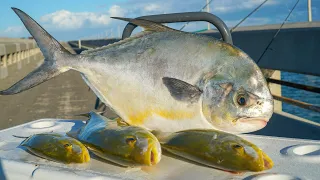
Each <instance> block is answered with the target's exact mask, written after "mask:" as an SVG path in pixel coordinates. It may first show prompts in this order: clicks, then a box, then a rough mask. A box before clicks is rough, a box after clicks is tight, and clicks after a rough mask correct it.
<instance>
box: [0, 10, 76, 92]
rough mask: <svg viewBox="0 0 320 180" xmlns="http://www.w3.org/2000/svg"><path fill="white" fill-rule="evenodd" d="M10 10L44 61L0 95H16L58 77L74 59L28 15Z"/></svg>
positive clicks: (67, 68)
mask: <svg viewBox="0 0 320 180" xmlns="http://www.w3.org/2000/svg"><path fill="white" fill-rule="evenodd" d="M12 9H13V11H14V12H15V13H16V14H17V15H18V16H19V18H20V19H21V21H22V22H23V24H24V25H25V27H26V28H27V30H28V31H29V32H30V34H31V35H32V36H33V37H34V39H35V41H36V43H37V44H38V46H39V48H40V50H41V52H42V54H43V55H44V57H45V59H44V62H43V64H42V65H41V66H40V67H38V68H37V69H35V70H34V71H33V72H31V73H29V74H28V75H27V76H26V77H24V78H23V79H22V80H20V81H18V82H17V83H15V84H14V85H12V86H11V87H10V88H8V89H6V90H3V91H0V95H12V94H17V93H20V92H22V91H25V90H28V89H30V88H32V87H34V86H37V85H39V84H41V83H43V82H45V81H47V80H49V79H51V78H53V77H55V76H58V75H59V74H61V73H63V72H66V71H68V70H69V69H70V67H68V65H67V64H68V61H69V64H71V63H70V61H71V60H72V59H75V58H76V55H74V54H71V53H70V52H69V51H67V50H66V49H65V48H64V47H63V46H62V45H61V44H60V43H59V42H58V41H57V40H56V39H54V38H53V37H52V36H51V35H50V34H49V33H48V32H47V31H46V30H44V29H43V28H42V27H41V26H40V25H39V24H38V23H37V22H36V21H35V20H33V19H32V18H31V17H30V16H29V15H27V14H26V13H24V12H23V11H21V10H19V9H17V8H12Z"/></svg>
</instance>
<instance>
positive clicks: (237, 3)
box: [210, 0, 278, 13]
mask: <svg viewBox="0 0 320 180" xmlns="http://www.w3.org/2000/svg"><path fill="white" fill-rule="evenodd" d="M263 1H264V0H214V1H213V2H212V4H211V6H210V7H213V10H212V12H215V13H230V12H234V11H242V10H245V9H254V8H256V7H257V6H259V5H260V4H261V3H262V2H263ZM277 3H278V2H277V1H274V0H269V1H267V2H266V3H265V4H264V6H266V5H275V4H277Z"/></svg>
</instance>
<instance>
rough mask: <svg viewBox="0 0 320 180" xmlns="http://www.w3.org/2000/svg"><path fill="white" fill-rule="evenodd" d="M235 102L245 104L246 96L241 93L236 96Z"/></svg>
mask: <svg viewBox="0 0 320 180" xmlns="http://www.w3.org/2000/svg"><path fill="white" fill-rule="evenodd" d="M237 103H238V104H239V105H240V106H245V105H246V104H247V100H246V97H245V96H244V95H243V94H241V95H239V96H238V97H237Z"/></svg>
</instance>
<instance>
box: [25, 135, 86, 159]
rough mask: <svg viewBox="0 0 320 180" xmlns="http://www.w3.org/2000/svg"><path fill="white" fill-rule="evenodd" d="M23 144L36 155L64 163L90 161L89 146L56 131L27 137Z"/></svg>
mask: <svg viewBox="0 0 320 180" xmlns="http://www.w3.org/2000/svg"><path fill="white" fill-rule="evenodd" d="M20 145H21V146H23V147H26V148H27V149H28V150H29V151H30V152H31V153H33V154H34V155H36V156H39V157H42V158H45V159H49V160H52V161H57V162H62V163H66V164H69V163H85V162H89V161H90V156H89V152H88V150H87V148H86V147H85V146H84V145H83V144H82V143H81V142H79V141H78V140H76V139H74V138H71V137H68V136H63V135H61V134H56V133H40V134H35V135H32V136H30V137H28V138H27V139H25V140H24V141H23V142H22V143H21V144H20Z"/></svg>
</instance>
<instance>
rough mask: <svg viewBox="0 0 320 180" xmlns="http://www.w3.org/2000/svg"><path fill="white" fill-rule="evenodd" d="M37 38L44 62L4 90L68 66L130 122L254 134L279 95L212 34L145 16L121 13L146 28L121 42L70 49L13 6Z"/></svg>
mask: <svg viewBox="0 0 320 180" xmlns="http://www.w3.org/2000/svg"><path fill="white" fill-rule="evenodd" d="M13 10H14V11H15V12H16V14H17V15H18V16H19V17H20V19H21V20H22V22H23V23H24V25H25V26H26V28H27V29H28V31H29V32H30V33H31V35H32V36H33V37H34V39H35V40H36V42H37V44H38V46H39V47H40V49H41V51H42V53H43V55H44V56H45V61H44V63H43V64H42V65H41V66H40V67H39V68H38V69H36V70H35V71H33V72H31V73H30V74H29V75H27V76H26V77H25V78H24V79H22V80H20V81H19V82H17V83H16V84H14V85H13V86H12V87H10V88H9V89H7V90H4V91H0V94H2V95H8V94H15V93H19V92H22V91H25V90H27V89H29V88H32V87H34V86H36V85H38V84H40V83H42V82H44V81H46V80H49V79H51V78H53V77H55V76H57V75H59V74H61V73H63V72H66V71H68V70H69V69H74V70H77V71H79V72H81V74H82V77H83V79H84V80H85V81H86V83H87V84H88V85H89V86H90V88H91V89H92V90H93V91H94V92H95V94H96V95H97V96H98V97H99V98H100V99H101V100H102V101H103V102H104V103H106V104H107V105H108V106H109V107H111V108H112V109H113V110H114V111H115V112H116V113H117V114H118V115H119V116H120V117H121V118H122V119H123V120H124V121H126V122H127V123H128V124H130V125H137V126H141V127H145V128H147V129H150V130H161V131H167V132H170V131H179V130H185V129H191V128H193V129H194V128H204V129H218V130H222V131H227V132H230V133H247V132H252V131H256V130H259V129H261V128H263V127H265V126H266V124H267V122H268V121H269V119H270V117H271V115H272V113H273V99H272V95H271V93H270V91H269V89H268V86H267V84H266V81H265V79H264V77H263V74H262V73H261V70H260V69H259V67H258V66H257V65H256V64H255V63H254V61H253V60H252V59H251V58H250V57H249V56H248V55H247V54H245V53H244V52H243V51H241V50H240V49H238V48H237V47H235V46H232V45H230V44H227V43H225V42H222V41H219V40H217V39H215V38H213V37H208V36H204V35H199V34H192V33H186V32H180V31H176V30H173V29H171V28H168V27H166V26H163V25H161V24H157V23H153V22H150V21H145V20H136V19H127V18H116V19H121V20H125V21H129V22H131V23H134V24H136V25H139V26H142V27H144V28H145V29H146V31H144V32H143V33H141V34H139V35H136V36H134V37H131V38H127V39H125V40H122V41H120V42H117V43H114V44H112V45H108V46H105V47H101V48H98V49H94V50H88V51H85V52H84V53H82V54H80V55H73V54H70V53H69V52H68V51H67V50H65V48H63V47H62V46H61V45H60V44H59V42H58V41H56V40H55V39H54V38H53V37H52V36H51V35H49V34H48V33H47V32H46V31H45V30H44V29H43V28H42V27H41V26H40V25H39V24H37V23H36V22H35V21H34V20H33V19H32V18H31V17H29V16H28V15H27V14H25V13H24V12H22V11H21V10H19V9H15V8H13Z"/></svg>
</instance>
